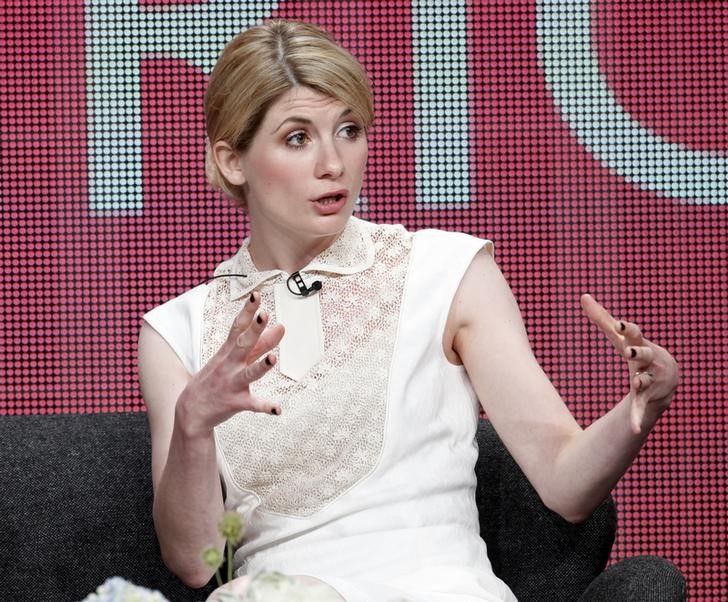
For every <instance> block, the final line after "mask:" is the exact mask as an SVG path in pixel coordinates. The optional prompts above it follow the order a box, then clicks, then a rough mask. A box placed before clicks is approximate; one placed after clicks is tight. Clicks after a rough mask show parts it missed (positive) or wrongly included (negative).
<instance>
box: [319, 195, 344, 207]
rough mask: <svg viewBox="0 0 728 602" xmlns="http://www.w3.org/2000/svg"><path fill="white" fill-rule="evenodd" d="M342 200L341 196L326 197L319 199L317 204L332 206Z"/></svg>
mask: <svg viewBox="0 0 728 602" xmlns="http://www.w3.org/2000/svg"><path fill="white" fill-rule="evenodd" d="M340 198H341V195H337V196H326V197H324V198H322V199H318V200H317V201H316V202H317V203H320V204H321V205H331V204H332V203H335V202H336V201H338V200H339V199H340Z"/></svg>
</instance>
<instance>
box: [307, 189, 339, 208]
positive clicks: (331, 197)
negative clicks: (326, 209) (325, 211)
mask: <svg viewBox="0 0 728 602" xmlns="http://www.w3.org/2000/svg"><path fill="white" fill-rule="evenodd" d="M346 194H347V192H346V190H334V191H332V192H329V193H328V194H323V195H321V196H320V197H318V198H315V199H313V202H314V203H318V204H319V205H324V206H326V205H333V204H334V203H338V202H339V201H340V200H341V199H342V198H344V197H346Z"/></svg>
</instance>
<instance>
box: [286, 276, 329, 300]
mask: <svg viewBox="0 0 728 602" xmlns="http://www.w3.org/2000/svg"><path fill="white" fill-rule="evenodd" d="M291 281H293V284H295V286H296V289H297V290H293V288H291ZM286 287H287V288H288V290H289V291H290V292H291V294H293V295H296V296H298V297H308V296H309V295H310V294H311V293H315V292H317V291H320V290H321V281H320V280H314V281H313V282H312V283H311V286H306V283H305V282H304V281H303V278H302V277H301V273H300V272H293V274H291V275H290V276H289V277H288V280H286Z"/></svg>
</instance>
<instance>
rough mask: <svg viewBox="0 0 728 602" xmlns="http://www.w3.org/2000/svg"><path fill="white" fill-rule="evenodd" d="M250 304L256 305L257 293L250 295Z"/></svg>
mask: <svg viewBox="0 0 728 602" xmlns="http://www.w3.org/2000/svg"><path fill="white" fill-rule="evenodd" d="M250 302H251V303H255V293H250Z"/></svg>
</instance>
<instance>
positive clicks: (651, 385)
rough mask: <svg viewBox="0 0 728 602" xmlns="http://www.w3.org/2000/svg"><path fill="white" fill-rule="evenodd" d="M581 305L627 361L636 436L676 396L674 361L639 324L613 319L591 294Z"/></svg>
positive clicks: (649, 426)
mask: <svg viewBox="0 0 728 602" xmlns="http://www.w3.org/2000/svg"><path fill="white" fill-rule="evenodd" d="M581 306H582V308H583V309H584V313H585V314H586V315H587V317H588V318H589V320H591V322H592V323H593V324H595V325H596V326H597V327H598V328H599V329H600V330H601V331H602V332H603V333H604V334H605V335H606V336H607V338H608V339H609V340H610V341H611V342H612V344H613V345H614V347H615V348H616V349H617V351H618V352H619V353H620V355H621V356H622V357H624V359H626V360H627V365H628V366H629V377H630V378H629V379H630V392H629V396H630V397H631V401H632V404H631V410H630V423H631V426H632V430H633V432H634V433H635V434H638V433H643V432H647V431H649V430H650V429H651V428H652V426H653V425H654V424H655V422H657V419H658V418H659V417H660V415H661V414H662V413H663V412H664V411H665V410H666V409H667V408H668V406H669V405H670V401H671V400H672V397H673V395H674V394H675V389H676V388H677V383H678V366H677V362H676V361H675V358H673V357H672V355H670V353H669V352H668V351H667V350H666V349H664V348H663V347H660V346H659V345H656V344H654V343H652V342H651V341H649V340H647V339H646V338H645V337H644V336H643V335H642V332H641V331H640V328H639V326H637V324H634V323H632V322H627V321H625V320H616V319H615V318H613V317H612V315H611V314H610V313H609V312H608V311H607V310H606V309H605V308H604V306H602V305H601V304H600V303H598V302H597V301H596V300H595V299H594V298H593V297H592V296H591V295H582V297H581Z"/></svg>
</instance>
